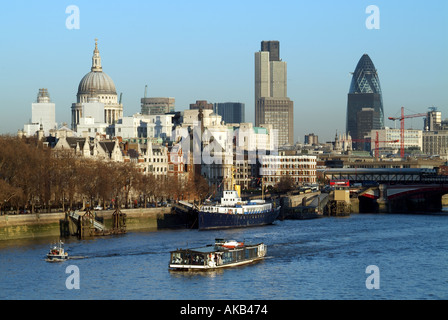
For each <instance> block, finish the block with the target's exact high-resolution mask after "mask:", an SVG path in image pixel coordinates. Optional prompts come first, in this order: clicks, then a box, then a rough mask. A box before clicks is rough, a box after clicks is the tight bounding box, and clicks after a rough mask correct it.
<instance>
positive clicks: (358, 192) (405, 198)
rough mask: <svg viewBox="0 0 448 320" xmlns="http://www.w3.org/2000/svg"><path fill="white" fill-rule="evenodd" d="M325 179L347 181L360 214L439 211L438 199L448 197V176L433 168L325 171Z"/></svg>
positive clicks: (323, 172) (322, 172)
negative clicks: (361, 212)
mask: <svg viewBox="0 0 448 320" xmlns="http://www.w3.org/2000/svg"><path fill="white" fill-rule="evenodd" d="M319 173H320V174H321V175H323V177H324V178H325V179H326V180H345V181H350V185H351V186H352V187H351V188H350V190H351V193H352V198H357V199H358V201H359V207H360V211H363V210H364V209H366V210H372V209H374V210H375V211H378V212H440V211H441V210H442V196H444V195H445V194H448V176H443V175H438V174H437V173H436V170H435V169H424V168H405V169H355V168H353V169H352V168H350V169H326V170H320V172H319ZM353 201H356V200H353Z"/></svg>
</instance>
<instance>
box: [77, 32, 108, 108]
mask: <svg viewBox="0 0 448 320" xmlns="http://www.w3.org/2000/svg"><path fill="white" fill-rule="evenodd" d="M97 41H98V39H95V50H94V51H93V57H92V68H91V71H90V72H89V73H88V74H86V75H85V76H84V78H82V80H81V82H80V83H79V86H78V99H79V98H80V97H81V96H86V95H88V96H91V95H95V96H99V95H115V96H116V95H117V90H116V89H115V84H114V82H113V81H112V79H111V77H109V76H108V75H107V74H106V73H104V72H103V67H102V66H101V56H100V51H99V50H98V42H97ZM78 102H80V101H78Z"/></svg>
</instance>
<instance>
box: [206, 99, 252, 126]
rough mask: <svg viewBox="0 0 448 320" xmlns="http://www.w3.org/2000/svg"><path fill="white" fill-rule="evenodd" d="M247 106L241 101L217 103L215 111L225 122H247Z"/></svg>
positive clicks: (214, 106)
mask: <svg viewBox="0 0 448 320" xmlns="http://www.w3.org/2000/svg"><path fill="white" fill-rule="evenodd" d="M244 109H245V106H244V103H240V102H224V103H215V104H214V105H213V112H214V113H216V114H219V115H220V116H221V117H222V120H223V121H224V122H225V123H243V122H245V110H244Z"/></svg>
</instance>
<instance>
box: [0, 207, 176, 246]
mask: <svg viewBox="0 0 448 320" xmlns="http://www.w3.org/2000/svg"><path fill="white" fill-rule="evenodd" d="M121 211H122V212H123V213H126V217H127V218H126V228H127V230H128V231H133V230H141V229H157V215H158V214H164V213H170V212H171V208H169V207H160V208H147V209H122V210H121ZM112 214H113V211H112V210H110V211H99V212H97V215H98V216H99V217H104V224H105V226H106V228H110V226H111V224H112ZM64 218H65V213H40V214H25V215H3V216H0V241H1V240H14V239H25V238H37V237H50V236H51V237H53V236H59V235H60V229H59V220H61V219H64Z"/></svg>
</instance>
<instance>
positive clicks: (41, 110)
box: [23, 89, 57, 137]
mask: <svg viewBox="0 0 448 320" xmlns="http://www.w3.org/2000/svg"><path fill="white" fill-rule="evenodd" d="M41 126H42V129H43V131H44V134H45V136H48V135H49V134H50V130H54V129H56V127H57V123H56V106H55V104H54V103H52V102H51V101H50V95H49V94H48V90H47V89H39V93H38V95H37V102H35V103H32V104H31V123H27V124H25V125H24V127H23V130H24V133H25V135H26V136H28V137H30V136H33V135H34V134H36V132H37V131H39V130H40V128H41Z"/></svg>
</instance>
